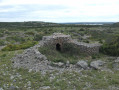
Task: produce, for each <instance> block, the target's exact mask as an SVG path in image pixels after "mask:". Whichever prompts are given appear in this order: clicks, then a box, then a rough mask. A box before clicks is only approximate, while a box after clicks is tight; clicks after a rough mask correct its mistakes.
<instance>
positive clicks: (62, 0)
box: [0, 0, 119, 22]
mask: <svg viewBox="0 0 119 90" xmlns="http://www.w3.org/2000/svg"><path fill="white" fill-rule="evenodd" d="M118 8H119V0H108V1H107V0H0V21H14V20H16V21H30V20H34V21H50V22H83V21H84V22H86V21H118V20H119V10H118Z"/></svg>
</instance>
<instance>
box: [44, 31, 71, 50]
mask: <svg viewBox="0 0 119 90" xmlns="http://www.w3.org/2000/svg"><path fill="white" fill-rule="evenodd" d="M42 40H43V41H44V45H47V46H49V45H50V46H52V47H54V48H56V49H57V50H59V51H60V50H61V49H62V46H63V44H64V43H71V41H72V39H71V36H70V35H64V34H62V33H53V35H51V36H43V38H42Z"/></svg>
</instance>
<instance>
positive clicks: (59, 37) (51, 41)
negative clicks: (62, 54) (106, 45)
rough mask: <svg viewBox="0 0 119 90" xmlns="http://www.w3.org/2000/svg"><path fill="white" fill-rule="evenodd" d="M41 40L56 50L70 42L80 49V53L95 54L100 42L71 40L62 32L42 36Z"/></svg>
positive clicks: (97, 51)
mask: <svg viewBox="0 0 119 90" xmlns="http://www.w3.org/2000/svg"><path fill="white" fill-rule="evenodd" d="M42 41H43V42H44V45H45V46H52V47H54V48H56V49H57V50H59V51H60V50H62V47H63V44H65V43H71V44H73V46H75V47H77V48H79V49H80V52H81V53H87V54H89V55H91V54H97V53H99V48H100V46H101V45H100V44H95V43H93V44H89V43H84V42H78V41H76V40H73V39H72V38H71V36H70V35H64V34H62V33H53V35H51V36H43V38H42Z"/></svg>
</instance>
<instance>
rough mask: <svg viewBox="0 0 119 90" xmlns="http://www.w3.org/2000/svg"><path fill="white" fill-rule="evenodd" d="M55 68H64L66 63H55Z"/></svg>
mask: <svg viewBox="0 0 119 90" xmlns="http://www.w3.org/2000/svg"><path fill="white" fill-rule="evenodd" d="M53 65H54V66H57V67H63V66H64V63H62V62H58V63H53Z"/></svg>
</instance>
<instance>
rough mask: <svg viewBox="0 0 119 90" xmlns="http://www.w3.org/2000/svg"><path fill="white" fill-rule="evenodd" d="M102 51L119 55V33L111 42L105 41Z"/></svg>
mask: <svg viewBox="0 0 119 90" xmlns="http://www.w3.org/2000/svg"><path fill="white" fill-rule="evenodd" d="M100 52H102V53H104V54H107V55H111V56H119V35H118V36H115V38H114V39H113V40H112V41H111V42H110V43H109V44H108V43H104V44H103V46H102V47H101V49H100Z"/></svg>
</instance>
